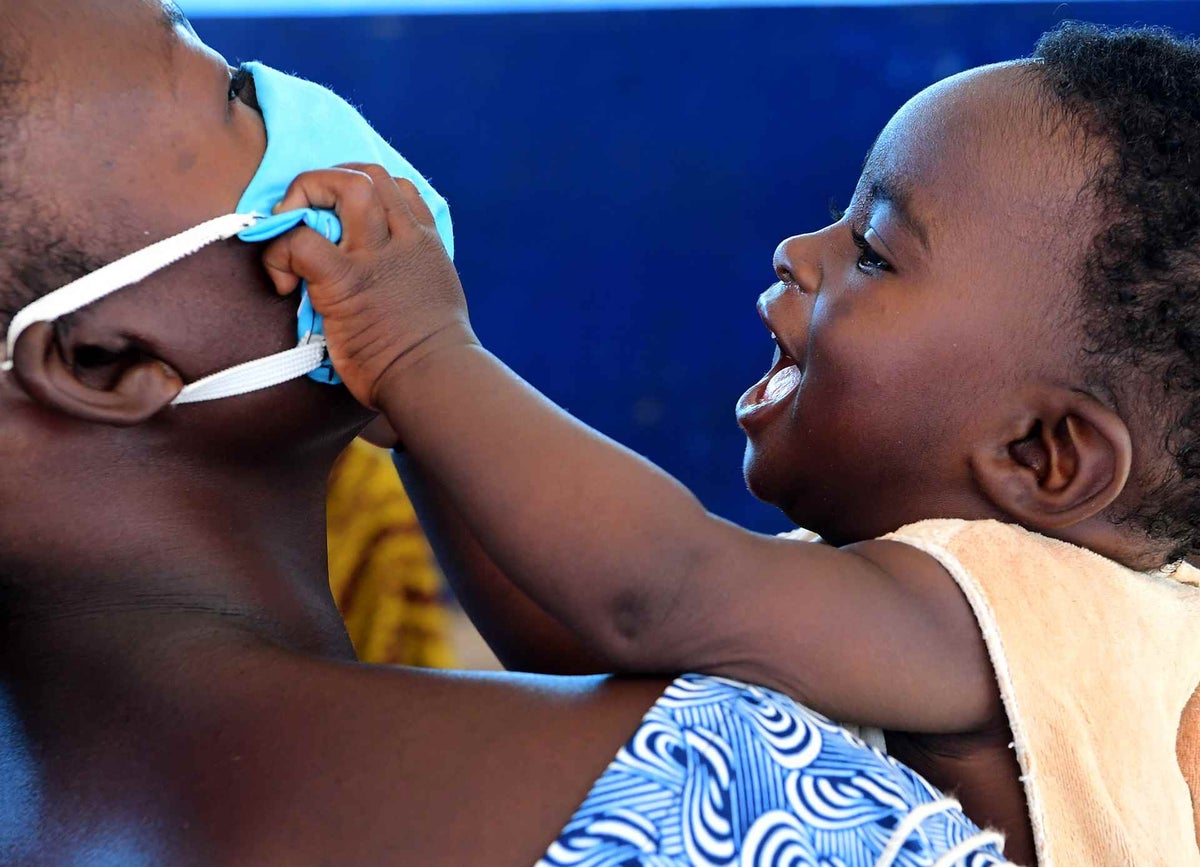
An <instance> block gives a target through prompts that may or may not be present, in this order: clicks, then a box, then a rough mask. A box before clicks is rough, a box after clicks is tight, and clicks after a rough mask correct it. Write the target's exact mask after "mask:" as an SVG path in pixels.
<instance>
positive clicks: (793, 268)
mask: <svg viewBox="0 0 1200 867" xmlns="http://www.w3.org/2000/svg"><path fill="white" fill-rule="evenodd" d="M772 261H773V264H774V266H775V276H777V277H778V278H779V280H780V282H782V283H784V284H785V285H788V286H793V287H795V288H798V289H799V290H800V291H801V292H816V291H817V289H818V288H819V287H820V285H821V267H820V264H819V260H818V259H817V257H816V246H815V241H814V238H813V236H812V235H793V236H792V237H790V238H785V239H784V240H783V241H781V242H780V243H779V246H778V247H776V248H775V256H774V258H773V260H772Z"/></svg>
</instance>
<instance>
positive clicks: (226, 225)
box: [0, 214, 325, 404]
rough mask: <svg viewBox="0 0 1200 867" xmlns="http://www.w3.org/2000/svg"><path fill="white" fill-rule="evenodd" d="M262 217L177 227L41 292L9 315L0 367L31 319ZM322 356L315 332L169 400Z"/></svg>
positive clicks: (190, 399) (92, 298)
mask: <svg viewBox="0 0 1200 867" xmlns="http://www.w3.org/2000/svg"><path fill="white" fill-rule="evenodd" d="M262 219H264V217H263V216H261V215H260V214H226V215H225V216H223V217H216V218H214V219H212V220H208V221H206V222H204V223H201V224H200V225H198V226H194V227H192V228H191V229H188V230H187V231H186V232H180V233H179V234H178V235H173V236H172V237H170V238H165V239H163V240H162V241H158V242H157V243H154V244H151V245H150V246H149V247H144V248H142V249H141V250H138V251H137V252H134V253H130V254H129V255H128V256H125V257H124V258H122V259H118V260H117V261H115V262H111V263H109V264H108V265H105V266H104V267H103V268H100V269H98V270H96V271H93V272H91V273H90V274H85V275H84V276H83V277H80V278H79V279H78V280H76V281H74V282H72V283H68V284H67V285H66V286H63V287H62V288H61V289H56V290H55V291H53V292H50V293H48V294H46V295H43V296H42V297H41V298H39V299H38V300H36V301H34V302H33V303H32V304H30V305H28V306H27V307H24V308H23V309H21V310H20V311H18V312H17V314H16V315H15V316H14V317H13V319H12V322H11V323H10V325H9V327H8V336H7V338H6V340H5V360H4V362H3V363H2V364H0V370H5V371H8V370H12V366H13V362H12V357H13V350H14V349H15V347H16V345H17V340H18V339H19V338H20V336H21V332H23V331H24V330H25V329H26V328H28V327H29V326H30V325H33V324H34V323H35V322H54V321H55V320H57V319H59V318H60V317H63V316H66V315H67V314H68V313H74V312H75V311H76V310H79V309H80V308H81V307H86V306H87V305H88V304H92V303H95V302H96V301H99V300H100V299H101V298H104V297H106V296H108V295H111V294H112V293H113V292H116V291H117V290H118V289H124V288H125V287H126V286H131V285H133V284H134V283H138V282H140V281H141V280H144V279H146V278H147V277H149V276H150V275H151V274H153V273H155V272H156V271H160V270H162V269H163V268H166V267H167V266H168V265H172V264H174V263H175V262H178V261H179V260H180V259H183V258H185V257H187V256H190V255H192V254H193V253H196V252H198V251H199V250H201V249H203V248H204V247H207V246H208V245H209V244H213V243H215V242H217V241H224V240H226V239H228V238H232V237H233V236H234V235H237V234H238V233H239V232H241V231H243V230H244V229H247V228H249V227H250V226H253V225H254V224H255V223H257V222H259V221H260V220H262ZM324 359H325V339H324V337H322V336H321V335H319V334H313V335H310V336H309V338H308V339H307V340H306V341H305V342H303V343H301V344H300V345H299V346H296V347H294V348H292V349H288V350H286V351H284V352H278V353H276V354H274V355H268V356H266V357H265V358H256V359H254V360H252V361H247V362H245V363H244V364H239V365H237V366H236V367H231V368H229V369H228V370H222V371H219V372H218V373H214V374H212V375H211V376H206V377H204V378H202V379H198V380H196V381H195V382H193V383H190V384H189V385H186V386H184V388H183V390H182V391H180V392H179V394H178V395H176V396H175V399H174V400H173V401H172V403H173V404H183V403H197V402H199V401H203V400H216V399H217V398H221V397H233V396H235V395H239V394H245V393H246V392H250V391H256V390H258V389H260V388H268V387H270V386H272V385H279V384H280V383H283V382H287V381H288V380H291V379H296V378H297V377H300V376H304V375H305V374H307V373H309V372H311V371H313V370H315V369H316V368H318V367H319V366H320V365H321V363H322V361H324Z"/></svg>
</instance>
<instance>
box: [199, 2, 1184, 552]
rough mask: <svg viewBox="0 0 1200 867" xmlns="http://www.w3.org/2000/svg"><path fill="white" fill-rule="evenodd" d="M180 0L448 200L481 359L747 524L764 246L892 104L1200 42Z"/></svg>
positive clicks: (1118, 9) (956, 23) (1167, 19)
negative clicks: (1095, 54)
mask: <svg viewBox="0 0 1200 867" xmlns="http://www.w3.org/2000/svg"><path fill="white" fill-rule="evenodd" d="M222 2H226V3H227V2H228V0H222ZM480 2H482V0H480ZM486 2H492V3H494V2H496V0H486ZM182 5H183V6H184V7H185V11H188V12H189V13H191V14H192V15H193V19H194V23H195V25H196V28H197V30H198V31H199V33H200V35H201V36H202V37H203V38H204V39H205V40H206V41H207V42H209V44H211V45H213V46H214V47H215V48H217V49H218V50H219V51H221V52H222V53H224V54H225V56H226V57H227V58H228V59H229V60H230V61H234V62H236V61H237V60H248V59H252V58H258V59H261V60H264V61H265V62H267V63H270V64H271V65H273V66H277V67H281V68H283V69H286V70H288V71H292V72H296V73H299V74H301V75H303V76H305V77H307V78H312V79H315V80H317V81H320V82H322V83H323V84H327V85H329V86H331V87H332V88H334V89H335V90H337V91H339V92H340V93H342V94H343V95H345V96H347V97H348V98H349V99H351V100H352V101H353V102H355V103H356V104H358V105H359V106H361V108H362V109H363V112H364V113H365V114H366V116H367V117H368V118H370V119H371V120H372V121H373V122H374V123H375V125H376V127H377V128H378V129H379V130H380V131H381V132H382V133H383V135H384V136H385V137H387V138H389V139H390V140H391V141H392V142H393V143H394V144H395V145H396V146H397V147H398V148H399V149H400V150H401V152H403V153H404V154H405V155H406V156H407V157H409V159H411V160H412V162H413V163H414V164H415V165H416V166H417V167H418V168H420V169H421V170H422V171H423V172H425V174H426V175H427V176H428V177H429V178H430V179H431V180H432V181H433V183H434V184H435V185H436V186H437V187H438V188H439V189H440V190H441V192H442V193H443V194H444V195H445V196H446V197H447V198H448V199H449V200H450V203H451V208H452V211H453V214H454V219H455V228H456V235H457V243H458V265H459V269H460V271H461V273H462V277H463V282H464V285H465V286H466V289H467V295H468V298H469V299H470V303H471V310H472V316H473V319H474V322H475V325H476V329H477V330H478V332H479V334H480V336H481V337H482V338H483V340H484V342H485V343H486V344H487V345H488V346H489V347H490V348H491V349H492V350H493V351H495V352H496V353H497V354H498V355H500V357H501V358H503V359H505V360H506V361H507V362H508V363H509V364H510V365H512V367H513V368H515V369H516V370H517V371H518V372H519V373H520V374H522V375H523V376H525V377H526V378H528V379H529V380H530V381H532V382H533V383H534V384H535V385H536V386H537V387H538V388H540V389H542V390H543V391H544V392H545V393H546V394H548V395H549V396H550V397H551V398H552V399H554V400H555V401H557V402H559V403H560V404H562V405H563V406H565V407H567V408H568V409H569V410H570V411H571V412H573V413H574V414H575V415H577V416H578V417H579V418H581V419H583V420H584V421H586V422H588V423H589V424H592V425H594V426H595V427H597V428H599V429H600V430H602V431H603V432H605V433H607V434H609V435H610V436H612V437H614V438H615V439H617V440H619V441H620V442H622V443H625V444H626V445H628V446H630V447H631V448H633V449H635V450H637V451H638V452H641V453H642V454H644V455H646V456H648V457H649V458H651V459H652V460H654V461H655V462H657V463H658V464H660V465H661V466H663V467H664V468H666V469H667V470H668V471H669V472H671V473H673V474H674V475H676V476H677V477H678V478H679V479H681V480H682V481H683V482H684V483H685V484H687V485H688V486H689V487H690V488H691V489H692V490H693V491H695V492H696V493H697V494H698V495H699V497H700V498H701V499H702V500H703V501H704V503H705V504H706V505H707V506H708V507H709V508H710V509H712V510H713V511H715V512H717V513H718V514H721V515H723V516H725V517H727V518H730V519H732V520H735V521H738V522H740V523H742V524H744V525H746V526H749V527H752V528H755V529H759V530H764V531H776V530H782V529H786V528H787V526H788V524H787V521H786V519H784V518H783V517H782V516H781V515H779V514H778V513H776V512H775V511H774V510H772V509H769V508H767V507H766V506H763V505H762V504H760V503H757V502H756V501H755V500H753V498H752V497H751V496H750V495H749V494H748V493H747V492H746V490H745V487H744V485H743V484H742V480H741V456H742V447H743V440H742V437H741V436H740V433H739V431H738V428H737V426H736V424H735V423H734V418H733V407H734V403H735V401H736V400H737V398H738V396H739V395H740V394H741V393H742V391H743V390H745V388H746V387H747V386H749V385H750V384H751V383H752V382H754V381H755V380H757V379H758V378H759V376H761V375H762V373H763V372H764V371H765V370H766V368H767V367H768V365H769V363H770V359H771V354H772V350H773V344H772V342H771V341H770V339H769V337H768V335H767V333H766V331H765V330H764V329H763V328H762V326H761V324H760V323H759V321H758V317H757V315H756V314H755V310H754V301H755V299H756V297H757V295H758V293H759V292H760V291H761V290H762V289H763V288H765V287H766V286H767V285H768V283H769V282H770V281H771V279H772V273H771V254H772V252H773V250H774V248H775V245H776V243H778V241H779V240H781V239H782V238H784V237H786V236H787V235H789V234H794V233H797V232H803V231H809V230H811V229H813V228H817V227H819V226H822V225H825V223H826V222H827V221H828V211H829V204H830V201H831V199H832V200H835V201H837V202H839V203H841V204H845V202H846V201H847V199H848V198H849V196H850V193H851V192H852V190H853V188H854V182H855V179H856V178H857V176H858V169H859V167H860V164H861V162H862V159H863V156H864V155H865V153H866V151H867V148H868V147H869V146H870V144H871V142H872V140H873V139H874V137H875V135H876V133H877V132H878V131H879V129H880V128H881V127H882V125H883V124H884V123H885V122H886V121H887V119H888V117H889V116H890V115H891V114H892V112H894V111H895V110H896V109H897V108H898V107H899V106H900V105H901V104H903V102H904V101H905V100H907V99H908V98H909V97H910V96H912V95H913V94H914V93H916V92H917V91H918V90H920V89H921V88H923V87H925V86H926V85H928V84H930V83H932V82H934V81H936V80H938V79H940V78H943V77H945V76H947V75H950V74H952V73H955V72H958V71H960V70H963V69H966V68H968V67H971V66H977V65H979V64H984V63H991V62H994V61H999V60H1006V59H1010V58H1013V57H1018V56H1022V55H1025V54H1028V53H1029V52H1030V51H1031V50H1032V48H1033V45H1034V43H1035V41H1036V40H1037V37H1038V35H1039V34H1040V33H1042V32H1043V31H1045V30H1047V29H1049V28H1051V27H1053V26H1054V25H1055V24H1057V23H1058V22H1059V21H1060V20H1063V19H1064V18H1073V19H1082V20H1089V21H1096V22H1101V23H1107V24H1127V23H1149V24H1163V25H1168V26H1172V27H1175V28H1177V29H1179V30H1182V31H1185V32H1189V33H1192V34H1196V33H1197V32H1200V3H1196V2H1190V0H1188V2H1152V0H1143V2H1084V3H1070V4H1067V3H1057V2H1051V3H1044V2H1024V3H1000V4H966V3H960V4H954V3H938V4H924V5H895V4H876V5H869V6H863V5H848V4H836V3H835V4H817V5H812V4H809V5H800V6H795V7H791V8H778V7H776V8H754V9H750V8H704V9H684V8H677V9H652V10H651V9H642V10H621V11H613V10H609V11H583V12H580V11H570V12H567V11H564V12H558V13H548V12H544V11H543V12H536V13H534V12H525V13H506V14H501V13H497V14H478V11H477V14H470V15H460V14H385V15H384V14H381V15H356V16H345V17H312V16H308V15H302V16H289V15H287V14H283V15H280V14H271V15H266V14H264V15H263V16H262V17H254V15H253V14H251V15H250V16H249V17H247V13H253V12H254V10H255V8H256V7H255V6H254V3H253V2H248V0H247V2H242V3H241V4H240V7H241V14H239V16H238V17H228V18H222V17H209V16H207V15H204V14H197V12H200V13H203V12H204V10H205V9H210V11H211V7H207V6H205V4H204V3H196V4H191V8H189V4H188V3H187V2H186V0H183V3H182ZM404 5H405V4H404V3H398V4H396V6H404ZM416 5H417V6H422V7H424V11H425V12H426V13H428V12H429V11H430V8H432V7H435V6H436V4H434V3H431V2H429V0H426V2H424V3H419V4H416ZM512 5H519V4H512ZM541 5H543V6H549V7H551V8H553V7H554V4H553V3H550V4H546V3H543V4H541ZM610 5H611V4H610ZM305 6H306V4H303V3H292V4H290V8H291V9H292V10H293V11H294V10H295V8H297V7H305ZM476 6H478V2H477V3H476ZM226 8H228V6H227V5H226ZM409 8H410V10H411V9H412V8H413V6H412V5H411V4H410V6H409ZM309 9H310V11H324V12H328V9H324V10H322V9H320V7H319V6H317V5H312V6H310V7H309ZM277 11H278V10H277ZM283 11H284V12H287V11H288V10H287V9H286V8H285V9H283ZM896 339H903V335H897V338H896ZM879 399H880V400H884V401H886V400H887V399H888V395H886V394H881V395H880V396H879Z"/></svg>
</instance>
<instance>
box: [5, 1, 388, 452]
mask: <svg viewBox="0 0 1200 867" xmlns="http://www.w3.org/2000/svg"><path fill="white" fill-rule="evenodd" d="M27 5H28V6H30V7H33V6H35V4H27ZM17 16H18V18H20V19H23V20H22V21H21V22H20V23H21V24H22V25H24V27H23V32H26V33H28V34H29V40H28V49H29V50H28V56H27V57H26V58H25V61H26V77H27V78H28V81H29V83H28V85H27V93H28V96H29V98H28V99H27V100H26V102H27V110H28V116H27V118H26V121H25V124H24V126H25V129H24V141H23V144H22V147H21V148H20V150H19V152H18V153H17V166H18V171H19V174H20V179H19V180H18V187H19V189H20V192H21V194H22V196H21V197H22V199H23V200H24V201H26V202H28V203H29V205H28V207H30V208H34V209H36V210H37V212H38V213H41V214H50V215H52V216H53V223H50V224H48V225H47V229H48V230H50V231H53V232H56V233H60V234H66V235H68V236H69V237H70V238H72V239H73V240H74V241H75V242H76V243H78V244H80V245H81V246H83V247H84V248H85V249H87V250H88V251H89V253H92V254H94V255H95V257H96V258H98V259H100V260H101V261H111V260H113V259H116V258H119V257H120V256H122V255H125V254H127V253H130V252H132V251H134V250H136V249H139V248H141V247H144V246H146V245H147V244H149V243H151V242H153V241H157V240H159V239H161V238H164V237H167V236H170V235H173V234H175V233H178V232H180V231H182V230H184V229H187V228H190V227H191V226H194V225H196V224H198V223H200V222H203V221H204V220H207V219H209V218H211V217H215V216H219V215H222V214H228V213H231V212H233V211H234V210H236V206H237V203H238V200H239V199H240V197H241V194H242V191H243V190H244V189H245V187H246V185H247V184H248V183H249V181H250V179H251V177H252V176H253V175H254V173H255V171H256V170H257V168H258V165H259V163H260V161H261V159H262V156H263V153H264V150H265V148H266V128H265V126H264V123H263V119H262V116H261V115H260V114H259V112H258V111H257V109H256V106H255V102H254V95H253V91H252V88H240V89H239V88H234V89H232V90H231V78H230V76H231V70H230V68H229V66H228V64H227V63H226V62H225V59H224V58H222V57H221V56H220V55H219V54H217V53H216V52H215V51H213V50H212V49H210V48H208V47H207V46H205V45H204V44H203V43H202V42H201V41H200V40H199V38H198V37H197V36H196V35H195V33H194V32H193V31H192V29H191V27H190V25H188V24H187V22H186V20H185V19H183V17H182V16H181V15H179V14H178V11H177V10H176V9H175V8H174V7H173V6H169V5H164V4H162V3H160V2H158V0H123V2H113V0H82V2H81V0H69V2H68V0H47V2H44V3H43V2H39V3H38V4H36V8H31V9H22V10H21V11H20V12H18V13H17ZM259 253H260V251H259V250H258V249H257V248H255V247H252V246H250V245H247V244H244V243H241V242H238V241H229V242H225V243H224V244H218V245H213V246H212V247H210V248H206V249H205V250H203V251H201V252H200V253H198V254H196V255H194V256H191V257H188V258H186V259H184V260H182V261H181V262H179V263H177V264H175V265H172V266H170V267H168V268H167V269H164V270H163V271H161V272H159V273H157V274H155V275H154V276H153V277H151V278H149V279H147V280H145V281H143V283H141V284H139V285H138V286H135V287H131V288H130V289H127V290H124V291H122V292H119V293H116V294H115V295H113V296H110V297H109V298H107V299H105V300H103V301H101V302H98V303H97V304H95V305H92V306H91V307H88V308H85V309H84V310H82V311H80V312H79V313H77V314H75V316H76V317H87V316H91V315H98V314H100V313H101V312H102V314H103V315H104V316H105V317H107V318H108V319H109V320H111V321H117V322H120V323H122V325H123V327H127V328H128V329H130V331H131V333H134V334H136V335H137V336H138V338H139V340H140V341H141V342H143V343H144V344H145V345H149V346H150V347H152V348H153V352H154V354H155V355H157V356H158V357H160V358H162V359H163V360H164V361H165V362H167V363H168V364H169V365H170V366H172V367H174V368H175V369H176V370H177V371H179V373H180V374H181V375H182V377H183V379H184V381H185V382H190V381H193V380H195V379H198V378H200V377H202V376H204V375H206V374H209V373H212V372H215V371H217V370H222V369H225V368H228V367H231V366H233V365H235V364H238V363H240V362H243V361H247V360H250V359H254V358H260V357H262V356H264V355H269V354H271V353H274V352H278V351H281V350H284V349H288V348H290V347H292V346H294V345H295V343H296V330H295V329H296V326H295V310H296V305H297V303H298V301H297V299H296V298H291V299H280V298H279V297H278V296H276V295H275V293H274V292H273V291H272V289H271V287H270V284H269V283H268V281H267V280H266V277H265V273H264V271H263V269H262V266H261V264H260V261H259ZM70 276H71V277H75V276H79V275H77V274H74V275H70ZM175 412H177V413H179V417H180V418H185V419H187V420H189V421H196V422H197V423H204V421H205V420H206V419H220V420H221V421H220V423H221V424H222V425H223V426H224V427H226V428H230V427H236V428H241V429H242V430H243V431H244V433H245V435H247V436H254V437H259V438H267V439H269V438H271V437H295V436H303V433H304V431H305V430H309V429H311V430H312V431H314V432H317V431H321V430H323V431H324V432H325V433H328V432H329V431H330V430H331V429H336V428H348V427H354V426H356V425H358V424H360V423H361V422H362V421H363V420H364V419H365V418H366V417H367V415H366V414H365V413H363V412H361V411H360V410H358V409H357V407H356V405H355V404H354V403H353V401H352V399H350V398H349V397H348V395H346V394H345V392H344V390H343V389H335V388H330V387H328V386H323V385H319V384H316V383H312V382H308V381H296V382H293V383H289V384H286V385H284V386H280V387H276V388H273V389H269V390H267V391H265V392H259V393H255V394H253V395H248V396H245V397H242V398H237V399H234V400H232V401H227V400H223V401H217V402H215V403H213V404H209V405H203V404H202V405H199V406H196V407H186V408H182V409H180V410H176V411H175ZM185 414H186V415H185ZM214 423H215V422H214Z"/></svg>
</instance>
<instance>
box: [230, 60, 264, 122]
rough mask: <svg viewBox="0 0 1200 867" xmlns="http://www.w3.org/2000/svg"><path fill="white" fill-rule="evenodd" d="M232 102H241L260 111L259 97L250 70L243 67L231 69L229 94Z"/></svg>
mask: <svg viewBox="0 0 1200 867" xmlns="http://www.w3.org/2000/svg"><path fill="white" fill-rule="evenodd" d="M227 95H228V97H229V101H230V102H234V101H235V100H239V99H240V100H241V101H242V102H244V103H245V104H246V105H248V106H250V107H251V108H253V109H255V110H256V111H257V110H258V96H257V94H256V93H255V92H254V75H253V74H252V73H251V72H250V70H249V69H247V68H246V67H245V65H244V64H243V65H242V66H238V67H237V68H236V69H235V68H234V67H232V66H231V67H230V68H229V93H228V94H227Z"/></svg>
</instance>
